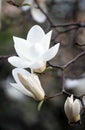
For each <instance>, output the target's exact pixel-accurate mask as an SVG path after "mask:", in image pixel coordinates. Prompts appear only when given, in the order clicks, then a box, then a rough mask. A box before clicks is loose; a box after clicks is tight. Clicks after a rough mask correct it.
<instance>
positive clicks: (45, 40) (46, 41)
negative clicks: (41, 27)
mask: <svg viewBox="0 0 85 130" xmlns="http://www.w3.org/2000/svg"><path fill="white" fill-rule="evenodd" d="M51 35H52V31H50V32H48V33H47V34H46V35H45V36H44V37H43V39H42V40H41V42H40V44H42V46H43V48H44V51H47V50H48V48H49V46H50V41H51Z"/></svg>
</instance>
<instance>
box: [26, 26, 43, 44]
mask: <svg viewBox="0 0 85 130" xmlns="http://www.w3.org/2000/svg"><path fill="white" fill-rule="evenodd" d="M44 36H45V33H44V31H43V29H42V28H41V27H40V26H38V25H34V26H33V27H32V28H31V29H30V31H29V32H28V34H27V40H28V41H29V42H30V43H31V44H35V43H37V42H40V41H41V39H42V38H43V37H44Z"/></svg>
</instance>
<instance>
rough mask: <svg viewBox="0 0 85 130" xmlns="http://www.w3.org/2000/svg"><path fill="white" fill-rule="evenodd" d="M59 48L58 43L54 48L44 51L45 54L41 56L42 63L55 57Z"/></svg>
mask: <svg viewBox="0 0 85 130" xmlns="http://www.w3.org/2000/svg"><path fill="white" fill-rule="evenodd" d="M59 46H60V43H58V44H56V45H55V46H53V47H51V48H50V49H49V50H48V51H46V52H45V54H44V55H43V56H42V58H43V61H49V60H51V59H52V58H53V57H55V55H56V54H57V52H58V50H59Z"/></svg>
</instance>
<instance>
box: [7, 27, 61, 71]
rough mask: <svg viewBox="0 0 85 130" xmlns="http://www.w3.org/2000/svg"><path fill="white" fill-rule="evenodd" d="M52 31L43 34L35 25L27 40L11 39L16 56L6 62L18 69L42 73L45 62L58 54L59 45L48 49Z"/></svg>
mask: <svg viewBox="0 0 85 130" xmlns="http://www.w3.org/2000/svg"><path fill="white" fill-rule="evenodd" d="M51 35H52V31H50V32H48V33H47V34H45V32H44V31H43V29H42V28H41V27H40V26H38V25H35V26H33V27H32V28H31V29H30V31H29V32H28V34H27V39H26V40H25V39H22V38H18V37H15V36H14V37H13V40H14V48H15V50H16V52H17V54H18V56H12V57H9V58H8V61H9V62H10V63H11V64H12V65H13V66H15V67H18V68H30V69H32V70H34V71H36V72H40V73H41V72H43V71H44V70H45V68H46V61H49V60H51V59H52V58H53V57H54V56H55V55H56V54H57V52H58V49H59V45H60V43H58V44H56V45H54V46H53V47H51V48H50V49H49V46H50V40H51Z"/></svg>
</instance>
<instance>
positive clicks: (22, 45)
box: [13, 36, 31, 58]
mask: <svg viewBox="0 0 85 130" xmlns="http://www.w3.org/2000/svg"><path fill="white" fill-rule="evenodd" d="M13 40H14V43H15V44H14V48H15V50H16V52H17V54H18V55H19V56H20V57H21V58H28V57H29V55H28V50H29V48H30V47H31V44H30V43H29V41H27V40H25V39H22V38H18V37H15V36H14V37H13Z"/></svg>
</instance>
